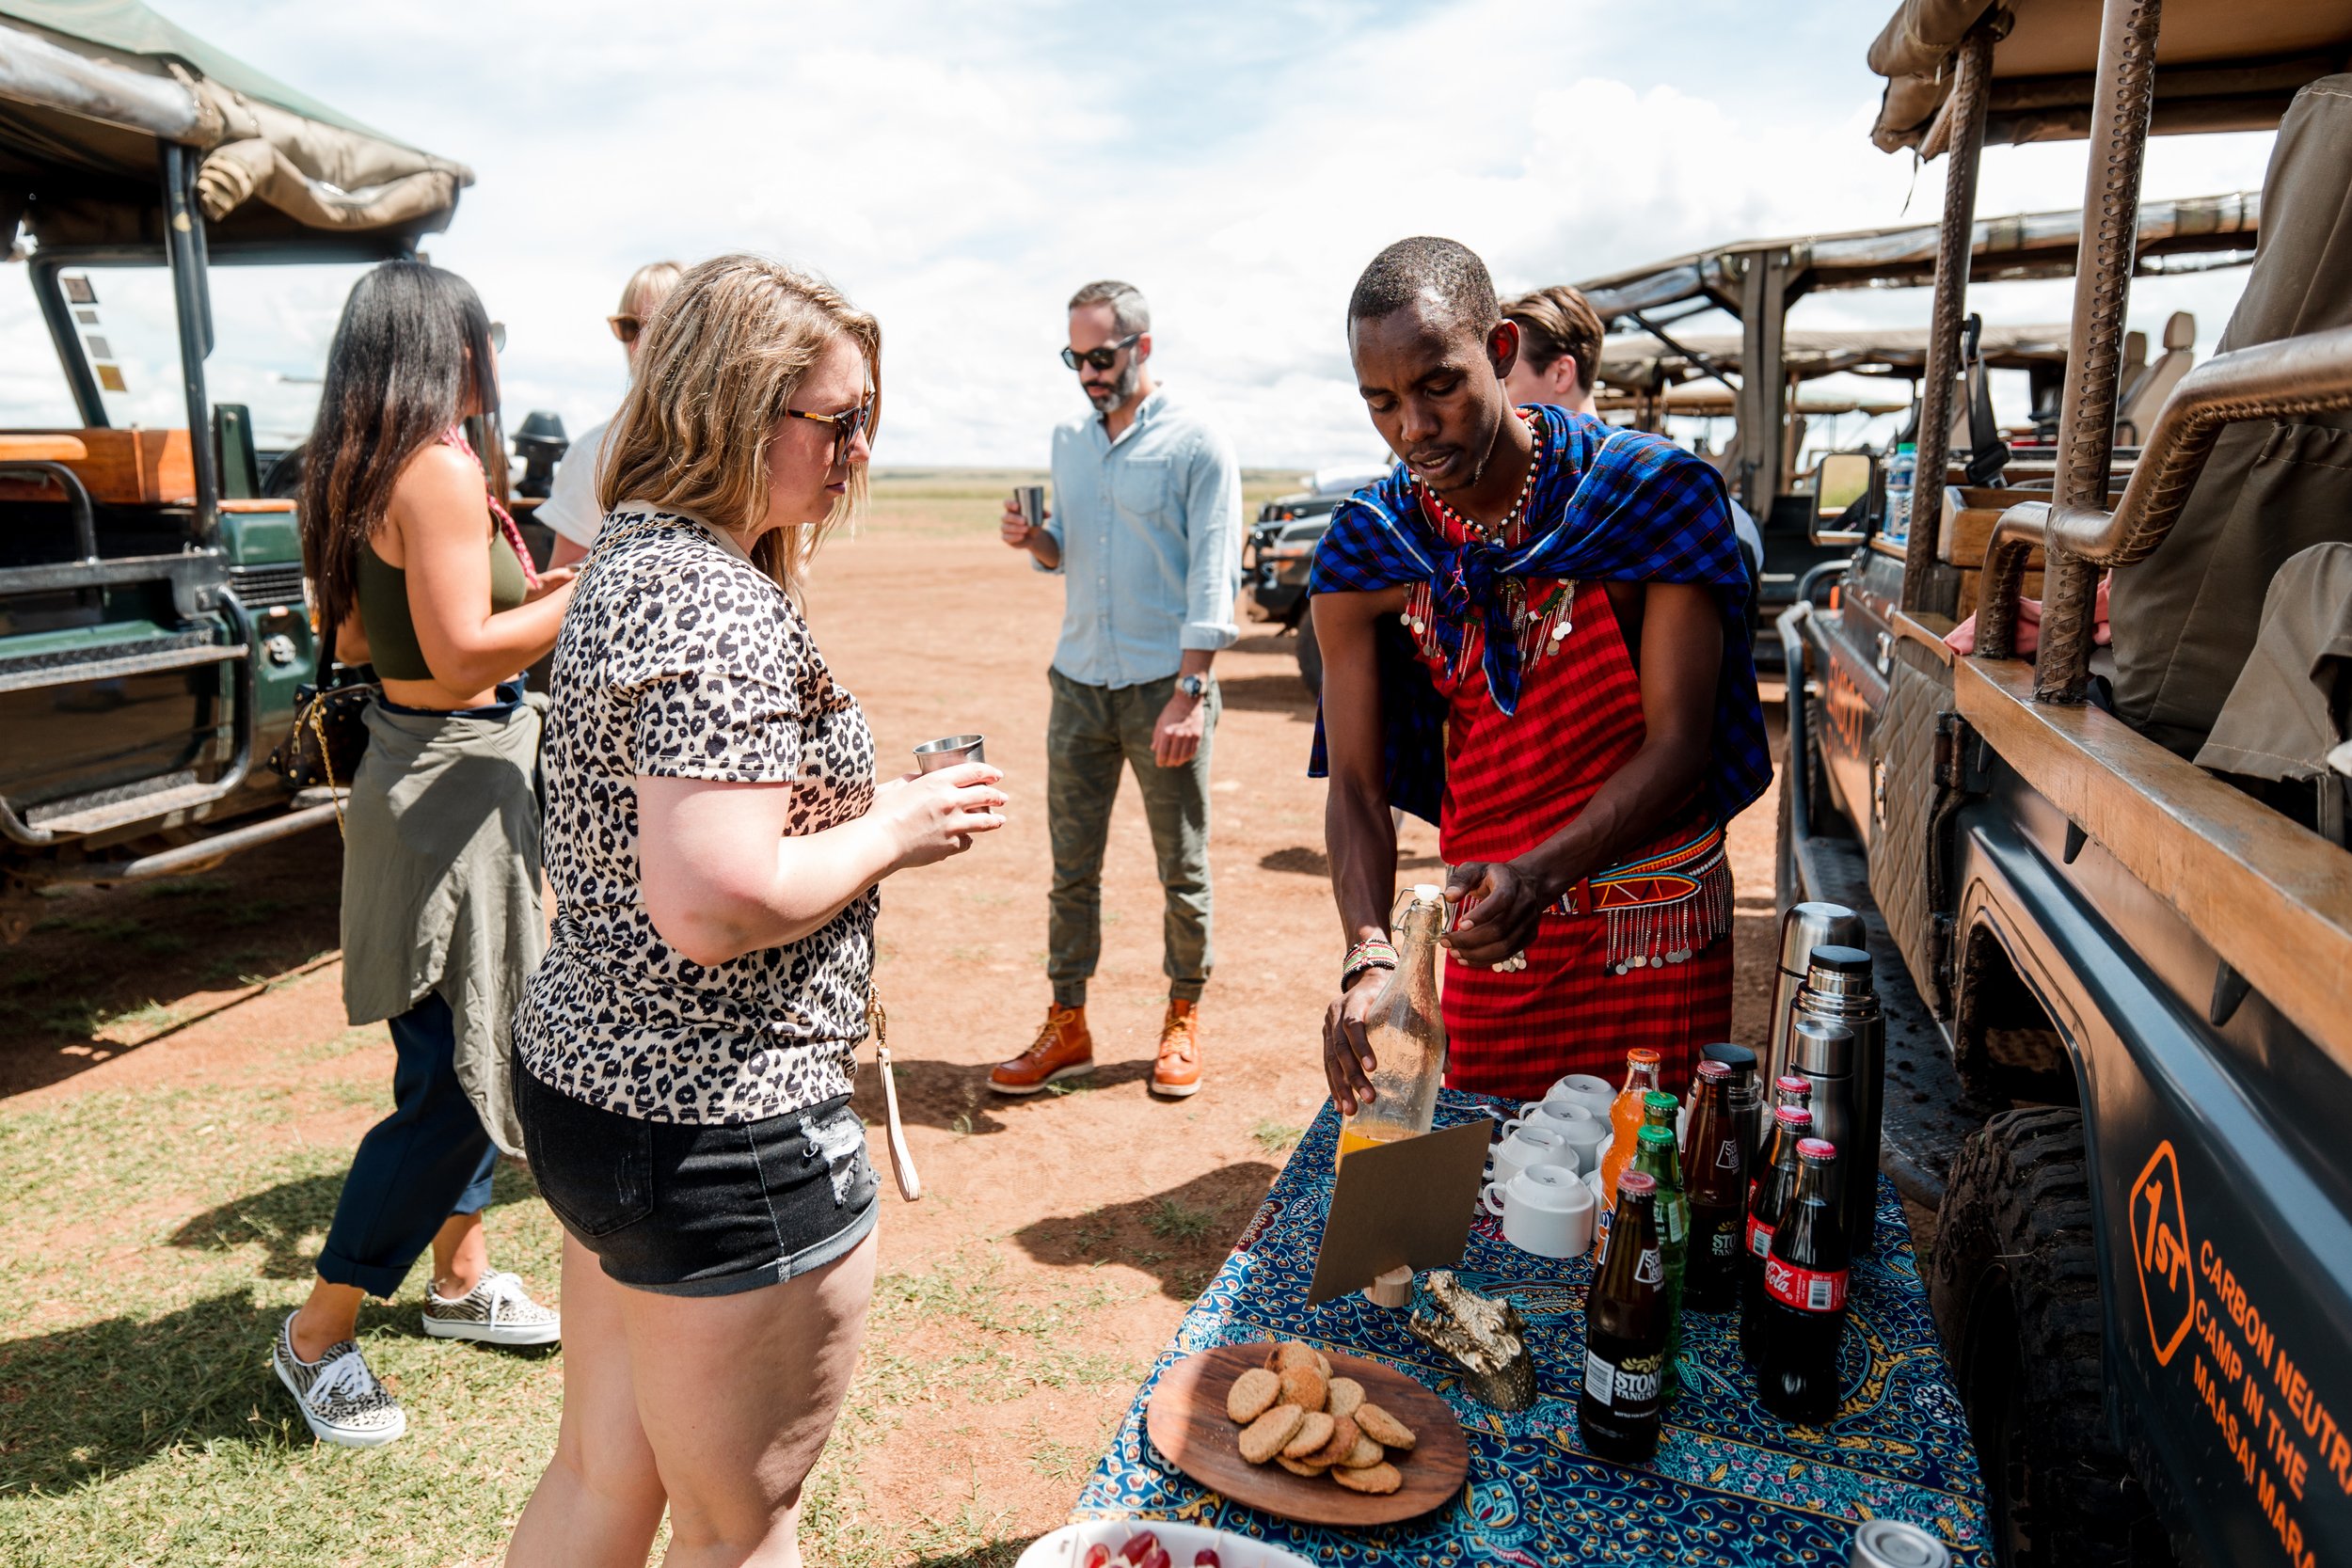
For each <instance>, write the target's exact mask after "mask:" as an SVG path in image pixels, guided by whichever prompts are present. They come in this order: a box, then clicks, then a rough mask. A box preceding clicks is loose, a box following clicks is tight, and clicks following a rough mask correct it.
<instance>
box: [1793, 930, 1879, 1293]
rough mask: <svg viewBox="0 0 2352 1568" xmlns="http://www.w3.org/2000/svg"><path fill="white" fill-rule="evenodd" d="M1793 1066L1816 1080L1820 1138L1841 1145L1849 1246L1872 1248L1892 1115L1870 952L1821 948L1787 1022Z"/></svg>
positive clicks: (1839, 1191)
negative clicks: (1882, 1152) (1884, 1127)
mask: <svg viewBox="0 0 2352 1568" xmlns="http://www.w3.org/2000/svg"><path fill="white" fill-rule="evenodd" d="M1787 1049H1788V1053H1787V1063H1788V1065H1787V1067H1786V1068H1785V1069H1783V1070H1785V1071H1788V1072H1793V1073H1795V1074H1797V1075H1798V1076H1799V1077H1802V1078H1804V1079H1806V1080H1807V1081H1809V1082H1810V1083H1811V1084H1812V1085H1813V1101H1812V1108H1813V1135H1814V1136H1815V1137H1817V1138H1827V1139H1828V1140H1829V1141H1830V1142H1832V1143H1834V1144H1836V1146H1837V1164H1836V1178H1837V1180H1836V1188H1835V1190H1834V1195H1835V1198H1836V1203H1837V1206H1838V1212H1839V1213H1840V1214H1841V1215H1842V1216H1843V1218H1844V1219H1845V1222H1846V1236H1847V1238H1848V1243H1849V1244H1850V1245H1851V1247H1852V1249H1853V1250H1854V1251H1855V1252H1856V1253H1865V1252H1868V1251H1871V1250H1872V1243H1874V1241H1875V1240H1876V1234H1877V1230H1878V1224H1877V1218H1878V1175H1879V1141H1880V1139H1879V1132H1880V1126H1881V1123H1882V1121H1883V1117H1884V1115H1885V1092H1886V1091H1885V1076H1886V1022H1885V1020H1884V1019H1883V1017H1882V1016H1881V1014H1880V1012H1879V1002H1878V993H1877V992H1876V990H1873V989H1872V987H1871V984H1870V955H1869V954H1868V953H1867V952H1865V951H1863V950H1862V949H1861V948H1859V947H1847V946H1843V945H1839V944H1836V943H1825V944H1823V945H1821V946H1820V947H1816V948H1815V949H1814V950H1813V954H1812V964H1811V967H1810V968H1809V969H1808V970H1807V971H1806V973H1805V977H1804V985H1802V986H1800V987H1799V988H1798V989H1797V995H1796V1000H1795V1001H1794V1002H1793V1003H1792V1004H1791V1005H1790V1006H1789V1009H1788V1048H1787Z"/></svg>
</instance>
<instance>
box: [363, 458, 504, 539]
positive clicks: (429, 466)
mask: <svg viewBox="0 0 2352 1568" xmlns="http://www.w3.org/2000/svg"><path fill="white" fill-rule="evenodd" d="M387 518H388V520H389V522H390V523H392V524H393V525H394V526H395V527H397V528H399V529H400V531H402V532H403V533H404V534H406V533H409V532H411V531H415V530H417V529H424V530H426V531H434V532H437V531H441V530H444V529H448V530H453V531H456V530H462V531H465V532H466V533H468V534H469V535H471V534H476V533H480V532H483V531H485V530H486V529H487V528H488V527H489V525H490V501H489V492H488V491H487V490H486V489H485V487H484V484H483V478H482V468H481V466H480V465H478V464H476V463H475V462H474V461H473V459H471V458H469V457H468V456H467V455H466V454H465V453H464V452H461V451H458V450H457V449H456V448H455V447H450V446H443V445H442V444H441V443H440V442H438V441H436V442H434V443H433V444H432V445H431V446H428V447H423V448H421V449H420V450H419V451H417V453H416V455H415V456H413V457H411V458H409V459H408V461H407V463H406V464H405V466H403V467H402V468H401V470H400V477H399V478H398V479H396V480H394V481H393V482H392V497H391V504H390V506H389V508H387Z"/></svg>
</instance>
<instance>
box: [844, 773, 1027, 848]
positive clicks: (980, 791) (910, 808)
mask: <svg viewBox="0 0 2352 1568" xmlns="http://www.w3.org/2000/svg"><path fill="white" fill-rule="evenodd" d="M1004 776H1005V775H1004V773H1003V771H1002V770H1001V769H999V768H994V767H993V766H992V765H990V764H988V763H985V762H966V763H960V764H958V765H957V766H956V767H953V768H940V769H938V770H937V771H935V772H930V773H909V774H906V775H904V776H903V777H901V778H896V779H890V780H886V781H884V782H883V783H882V784H879V785H877V786H876V787H875V790H874V808H873V811H872V813H871V814H870V815H871V817H872V819H873V821H874V822H875V823H876V824H877V825H878V826H879V827H881V828H882V831H883V832H886V833H888V834H889V835H890V837H891V842H892V844H893V846H894V847H895V849H896V853H895V855H894V857H893V862H894V864H895V865H897V866H899V867H904V866H910V865H930V864H931V863H934V862H938V861H944V860H946V858H947V857H948V856H950V855H961V854H962V853H963V852H964V851H965V850H966V849H969V848H971V847H972V840H973V838H974V837H975V836H976V835H977V834H980V833H985V832H994V831H995V830H996V829H998V828H1001V827H1003V826H1004V825H1005V818H1004V814H1003V807H1004V805H1005V803H1006V796H1005V792H1004V791H1003V790H1001V789H999V788H997V787H996V786H997V784H999V783H1000V782H1002V780H1003V779H1004Z"/></svg>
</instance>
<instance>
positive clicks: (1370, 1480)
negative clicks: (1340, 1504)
mask: <svg viewBox="0 0 2352 1568" xmlns="http://www.w3.org/2000/svg"><path fill="white" fill-rule="evenodd" d="M1331 1479H1332V1480H1333V1481H1338V1482H1339V1483H1340V1484H1341V1485H1342V1486H1344V1487H1346V1488H1347V1489H1348V1490H1349V1491H1350V1492H1366V1493H1370V1494H1371V1495H1372V1496H1374V1497H1386V1496H1387V1495H1388V1494H1389V1493H1391V1492H1393V1491H1395V1490H1396V1489H1397V1488H1398V1487H1400V1486H1402V1485H1404V1484H1405V1478H1404V1477H1403V1476H1401V1475H1399V1474H1397V1472H1396V1466H1395V1465H1366V1466H1365V1467H1364V1468H1362V1469H1360V1470H1334V1471H1332V1472H1331Z"/></svg>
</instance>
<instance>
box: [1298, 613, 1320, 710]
mask: <svg viewBox="0 0 2352 1568" xmlns="http://www.w3.org/2000/svg"><path fill="white" fill-rule="evenodd" d="M1298 678H1299V679H1300V680H1302V681H1305V682H1306V683H1307V689H1308V690H1310V691H1311V692H1313V693H1314V694H1315V695H1316V696H1317V697H1320V696H1322V695H1323V644H1321V643H1320V642H1317V641H1315V612H1314V601H1313V600H1309V601H1308V602H1307V604H1306V606H1305V607H1304V608H1303V609H1301V610H1299V612H1298Z"/></svg>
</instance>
